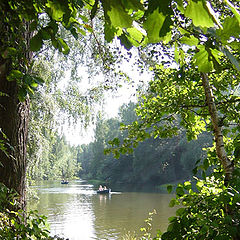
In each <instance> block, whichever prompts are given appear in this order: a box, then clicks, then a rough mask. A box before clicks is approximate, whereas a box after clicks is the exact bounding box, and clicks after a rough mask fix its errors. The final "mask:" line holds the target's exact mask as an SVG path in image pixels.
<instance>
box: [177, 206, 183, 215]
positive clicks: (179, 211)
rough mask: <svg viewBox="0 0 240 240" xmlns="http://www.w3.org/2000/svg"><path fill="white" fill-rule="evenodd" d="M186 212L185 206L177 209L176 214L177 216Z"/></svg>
mask: <svg viewBox="0 0 240 240" xmlns="http://www.w3.org/2000/svg"><path fill="white" fill-rule="evenodd" d="M184 212H185V208H179V209H178V210H177V211H176V215H177V216H181V215H182V214H183V213H184Z"/></svg>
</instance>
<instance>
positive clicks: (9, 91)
mask: <svg viewBox="0 0 240 240" xmlns="http://www.w3.org/2000/svg"><path fill="white" fill-rule="evenodd" d="M18 27H19V28H18ZM19 29H21V31H20V30H19ZM9 31H10V32H9ZM11 31H12V29H11V28H10V27H9V26H8V23H7V22H1V23H0V37H1V38H0V46H1V50H2V51H5V52H4V54H5V53H6V51H7V50H5V49H7V47H9V46H10V47H14V48H16V49H17V51H19V53H18V54H19V56H20V57H19V58H18V60H19V62H18V64H16V63H15V65H14V66H12V60H11V58H10V57H8V56H7V58H3V57H2V55H0V131H1V132H0V139H1V141H4V146H5V147H6V151H2V150H1V149H0V182H2V183H4V184H5V185H6V186H7V187H8V188H11V189H15V190H16V191H17V192H18V193H19V196H20V199H19V202H20V207H21V208H23V209H24V208H25V178H26V145H27V130H28V119H29V105H30V103H29V99H28V98H27V99H26V100H25V101H24V102H20V101H19V99H18V91H19V85H20V84H21V83H17V81H8V80H7V76H8V74H9V72H10V71H11V70H12V69H13V68H14V69H16V68H17V69H19V70H20V71H25V70H24V69H25V68H24V67H23V66H24V65H25V64H26V62H28V63H29V62H30V60H31V52H30V51H29V39H30V36H31V32H30V31H29V24H28V23H26V22H25V21H23V22H22V23H21V28H20V26H16V32H15V34H16V36H17V31H18V36H19V38H16V39H15V40H14V41H12V36H11V33H12V32H11ZM16 36H15V37H16ZM1 54H2V53H1ZM15 61H16V60H15ZM2 133H3V134H5V135H6V136H7V138H8V140H6V139H5V137H4V135H3V134H2Z"/></svg>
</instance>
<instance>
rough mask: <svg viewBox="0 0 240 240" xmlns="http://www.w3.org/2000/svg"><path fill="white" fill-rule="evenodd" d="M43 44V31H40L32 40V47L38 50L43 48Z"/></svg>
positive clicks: (35, 50)
mask: <svg viewBox="0 0 240 240" xmlns="http://www.w3.org/2000/svg"><path fill="white" fill-rule="evenodd" d="M42 45H43V39H42V34H41V32H38V33H37V34H36V35H35V36H33V37H32V38H31V40H30V49H31V50H32V51H34V52H37V51H39V50H40V49H41V47H42Z"/></svg>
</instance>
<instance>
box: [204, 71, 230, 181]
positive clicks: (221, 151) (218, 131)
mask: <svg viewBox="0 0 240 240" xmlns="http://www.w3.org/2000/svg"><path fill="white" fill-rule="evenodd" d="M201 77H202V83H203V88H204V91H205V96H206V102H207V105H208V110H209V113H210V116H211V121H212V125H213V132H214V137H215V143H216V153H217V156H218V158H219V160H220V162H221V164H222V166H223V169H224V172H225V185H227V184H228V182H229V181H230V180H231V179H232V176H233V170H234V164H233V162H231V161H230V160H229V158H228V156H227V153H226V151H225V147H224V141H223V134H222V127H221V126H220V124H219V116H218V112H217V108H216V104H215V100H214V96H213V93H212V89H211V86H210V84H209V80H208V76H207V74H206V73H201Z"/></svg>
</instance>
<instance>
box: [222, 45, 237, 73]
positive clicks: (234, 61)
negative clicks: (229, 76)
mask: <svg viewBox="0 0 240 240" xmlns="http://www.w3.org/2000/svg"><path fill="white" fill-rule="evenodd" d="M221 51H222V53H223V54H224V55H225V56H226V57H228V59H229V60H230V61H231V63H232V64H233V66H235V67H236V69H237V70H238V71H240V66H239V62H238V60H237V59H236V58H235V57H234V56H233V55H232V54H231V53H230V52H229V50H228V49H227V48H225V47H223V48H221Z"/></svg>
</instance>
